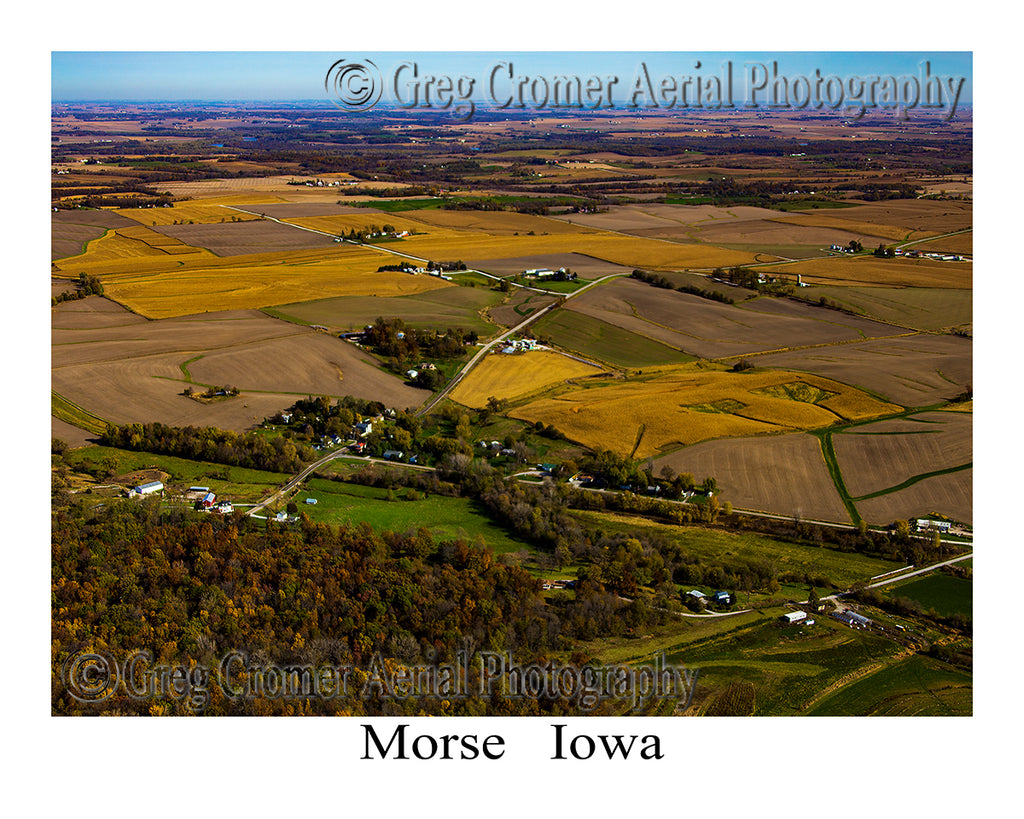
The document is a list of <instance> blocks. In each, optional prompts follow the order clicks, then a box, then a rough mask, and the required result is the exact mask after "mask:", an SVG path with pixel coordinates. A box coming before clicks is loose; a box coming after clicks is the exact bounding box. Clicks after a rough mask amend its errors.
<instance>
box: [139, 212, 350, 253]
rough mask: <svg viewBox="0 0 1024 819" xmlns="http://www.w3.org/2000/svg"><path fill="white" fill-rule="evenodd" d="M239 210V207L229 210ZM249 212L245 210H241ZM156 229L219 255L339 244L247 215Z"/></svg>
mask: <svg viewBox="0 0 1024 819" xmlns="http://www.w3.org/2000/svg"><path fill="white" fill-rule="evenodd" d="M227 212H228V213H238V212H237V211H227ZM239 215H240V216H246V214H244V213H243V214H239ZM154 229H155V230H159V231H160V232H161V233H164V234H166V235H167V236H173V237H174V238H175V239H179V240H181V241H182V242H187V243H188V244H190V245H193V246H195V247H204V248H206V249H207V250H209V251H210V252H211V253H215V254H216V255H218V256H222V257H223V256H245V255H249V254H255V253H281V252H284V251H288V250H304V249H307V248H317V247H322V248H329V247H336V246H337V243H336V242H335V241H334V239H332V238H331V237H329V236H322V235H321V234H319V233H313V232H311V231H308V230H296V229H295V228H291V227H288V226H287V225H282V224H280V223H278V222H271V221H269V220H265V219H253V218H252V217H248V218H247V221H244V222H230V221H228V222H226V223H225V224H196V225H161V226H159V227H157V228H154Z"/></svg>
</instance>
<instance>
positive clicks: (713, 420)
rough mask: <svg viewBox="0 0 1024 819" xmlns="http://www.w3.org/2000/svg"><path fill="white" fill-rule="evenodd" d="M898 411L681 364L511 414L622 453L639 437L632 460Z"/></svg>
mask: <svg viewBox="0 0 1024 819" xmlns="http://www.w3.org/2000/svg"><path fill="white" fill-rule="evenodd" d="M814 400H816V401H817V403H809V402H810V401H814ZM900 409H901V408H900V407H898V406H896V405H894V404H887V403H884V402H882V401H879V400H876V399H874V398H872V397H871V396H869V395H867V394H866V393H863V392H861V391H860V390H857V389H856V388H854V387H850V386H847V385H845V384H840V383H839V382H836V381H832V380H830V379H827V378H822V377H820V376H815V375H810V374H807V373H793V372H787V371H783V370H771V371H767V372H756V373H732V372H728V371H725V370H722V369H708V368H707V365H694V364H684V365H677V366H670V367H659V368H654V369H645V370H644V371H643V374H642V375H641V376H639V377H633V378H631V379H628V380H625V381H612V380H609V381H607V382H605V383H604V384H603V385H601V386H592V387H588V388H570V389H569V390H567V391H565V392H563V393H561V394H559V395H557V396H556V397H553V398H543V399H540V400H537V401H532V402H530V403H528V404H526V405H524V406H523V407H520V408H518V409H516V410H513V412H512V413H511V414H512V415H513V416H514V417H516V418H520V419H522V420H526V421H530V422H536V421H542V422H543V423H545V424H551V425H553V426H555V427H556V428H558V429H559V430H560V431H561V432H563V433H564V434H565V435H566V436H567V437H568V438H570V439H572V440H574V441H577V442H579V443H581V444H583V445H585V446H588V447H591V448H594V449H611V450H613V451H615V452H618V453H619V454H621V455H626V456H628V455H630V454H631V452H632V451H633V447H634V444H636V443H637V439H638V436H639V446H637V448H636V452H635V454H634V457H637V458H645V457H649V456H656V455H659V454H662V453H664V452H666V451H669V450H671V449H674V448H676V447H678V446H682V445H688V444H694V443H697V442H699V441H705V440H708V439H712V438H726V437H736V436H743V435H757V434H765V433H773V432H790V431H794V430H802V429H816V428H820V427H827V426H830V425H832V424H833V423H836V422H837V421H842V420H858V419H861V418H870V417H874V416H879V415H885V414H889V413H894V412H898V411H899V410H900Z"/></svg>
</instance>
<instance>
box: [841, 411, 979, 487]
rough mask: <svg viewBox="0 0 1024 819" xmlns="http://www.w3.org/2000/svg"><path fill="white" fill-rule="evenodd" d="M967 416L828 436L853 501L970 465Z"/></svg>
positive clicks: (930, 416)
mask: <svg viewBox="0 0 1024 819" xmlns="http://www.w3.org/2000/svg"><path fill="white" fill-rule="evenodd" d="M972 420H973V419H972V416H971V414H970V413H960V412H929V413H921V414H920V415H911V416H908V417H906V418H901V419H899V420H893V421H880V422H878V423H875V424H867V425H864V426H857V427H853V428H851V429H849V430H846V431H845V432H842V433H839V434H836V435H834V436H833V443H834V446H835V450H836V456H837V458H838V459H839V465H840V467H841V468H842V471H843V479H844V481H845V482H846V487H847V489H848V490H849V492H850V494H851V495H853V496H855V497H856V496H862V495H869V494H872V493H874V492H878V491H881V490H883V489H887V488H889V487H893V486H897V485H898V484H901V483H903V482H905V481H907V480H909V479H911V478H913V477H915V476H917V475H920V474H922V473H925V472H934V471H939V470H943V469H949V468H952V467H958V466H960V465H962V464H966V463H970V462H971V449H972V447H971V442H972V427H973V424H972Z"/></svg>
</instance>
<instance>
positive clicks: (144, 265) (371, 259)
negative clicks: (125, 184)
mask: <svg viewBox="0 0 1024 819" xmlns="http://www.w3.org/2000/svg"><path fill="white" fill-rule="evenodd" d="M240 226H241V225H234V226H233V227H240ZM199 227H201V226H199ZM214 227H217V228H220V227H222V226H219V225H217V226H214ZM295 232H296V233H301V231H295ZM109 238H110V237H109V236H108V237H105V238H103V239H98V240H97V241H96V242H94V243H93V244H92V245H91V246H90V250H89V252H87V253H86V254H85V256H81V257H77V258H76V259H69V260H65V261H62V262H59V263H58V264H57V267H58V273H60V274H64V275H66V276H68V277H69V278H70V277H75V278H77V276H78V274H79V273H81V272H85V273H89V274H92V275H97V276H99V277H100V279H101V280H102V282H103V286H104V292H105V293H106V294H107V296H109V297H110V298H112V299H116V300H117V301H119V302H121V303H122V304H125V305H127V306H128V307H130V308H131V309H132V310H134V311H136V312H138V313H140V314H142V315H144V316H147V317H150V318H168V317H172V316H182V315H190V314H193V313H199V312H202V311H214V310H218V309H248V308H257V307H269V306H271V305H274V304H288V303H293V302H296V301H298V300H299V299H303V298H308V297H310V296H315V297H318V298H326V297H330V296H350V295H354V296H359V295H379V296H402V295H410V294H413V293H422V292H425V291H428V290H438V289H441V288H448V287H454V286H455V285H452V284H450V283H448V282H446V281H443V280H442V279H439V278H437V277H436V276H410V275H408V274H405V273H395V272H385V273H377V272H376V270H377V268H378V267H379V266H380V265H382V264H389V263H391V262H392V261H393V259H394V257H393V256H388V255H385V254H382V253H380V252H378V251H376V250H372V249H370V248H363V247H356V246H353V245H346V246H344V247H341V246H338V245H334V246H333V247H332V248H330V249H325V250H319V251H310V250H307V251H293V252H291V253H282V254H256V255H252V256H237V257H233V258H223V259H222V258H219V257H217V256H214V255H213V254H212V253H209V252H208V251H205V250H203V251H197V253H200V254H204V255H202V256H201V257H199V258H195V259H193V258H191V257H190V258H188V259H183V260H179V261H175V260H174V259H173V258H171V257H169V256H167V255H165V254H159V252H158V251H155V252H154V254H151V255H149V256H146V257H136V258H133V259H131V260H130V261H127V260H126V259H125V258H124V257H121V258H111V257H109V256H105V255H93V252H92V251H93V247H94V246H95V245H98V244H100V243H102V242H106V241H107V240H108V239H109ZM157 254H158V255H157Z"/></svg>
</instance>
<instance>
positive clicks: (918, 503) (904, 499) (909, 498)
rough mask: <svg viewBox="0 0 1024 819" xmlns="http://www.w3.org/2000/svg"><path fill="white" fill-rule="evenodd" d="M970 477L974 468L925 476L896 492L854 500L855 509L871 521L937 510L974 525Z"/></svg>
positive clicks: (887, 520) (936, 512) (907, 518)
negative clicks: (855, 503) (855, 501)
mask: <svg viewBox="0 0 1024 819" xmlns="http://www.w3.org/2000/svg"><path fill="white" fill-rule="evenodd" d="M973 479H974V470H973V469H964V470H962V471H960V472H951V473H949V474H947V475H937V476H935V477H932V478H925V479H924V480H922V481H919V482H917V483H915V484H913V485H912V486H909V487H907V488H906V489H901V490H900V491H899V492H891V493H889V494H888V495H880V496H879V497H877V498H870V499H869V500H861V501H857V511H858V512H860V514H861V517H863V518H864V519H865V520H866V521H868V522H869V523H874V524H886V523H892V522H893V521H894V520H910V519H912V518H917V517H928V516H929V515H931V514H939V515H948V516H949V517H951V518H952V519H953V520H957V521H960V522H962V523H967V524H972V525H973V523H974V492H973V488H972V487H973Z"/></svg>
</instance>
